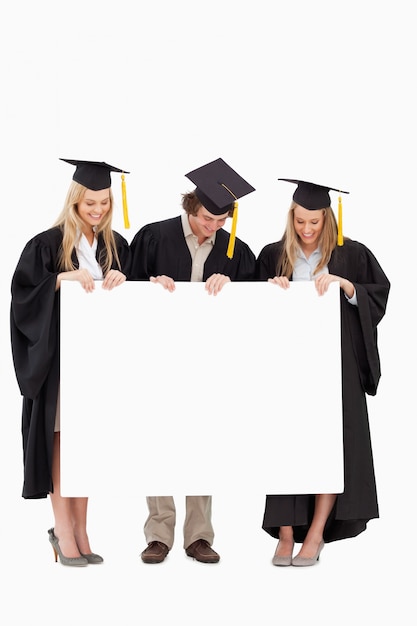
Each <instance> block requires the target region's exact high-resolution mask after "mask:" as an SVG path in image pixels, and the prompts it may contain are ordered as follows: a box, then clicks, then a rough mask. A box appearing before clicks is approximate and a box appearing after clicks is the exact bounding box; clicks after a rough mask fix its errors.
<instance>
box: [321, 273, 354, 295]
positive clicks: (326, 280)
mask: <svg viewBox="0 0 417 626" xmlns="http://www.w3.org/2000/svg"><path fill="white" fill-rule="evenodd" d="M314 282H315V285H316V289H317V292H318V294H319V296H322V295H323V294H324V293H326V291H327V290H328V288H329V285H330V283H334V282H339V283H340V288H341V289H342V290H343V291H344V292H345V294H346V295H347V297H348V298H352V296H353V294H354V293H355V288H354V286H353V284H352V283H351V282H350V280H347V279H346V278H342V277H341V276H335V275H334V274H320V276H317V278H316V279H315V281H314Z"/></svg>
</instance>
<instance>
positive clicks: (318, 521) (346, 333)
mask: <svg viewBox="0 0 417 626" xmlns="http://www.w3.org/2000/svg"><path fill="white" fill-rule="evenodd" d="M281 180H287V181H288V182H291V183H295V184H297V188H296V190H295V192H294V195H293V202H292V204H291V206H290V209H289V212H288V219H287V226H286V229H285V232H284V235H283V237H282V239H281V240H280V241H277V242H274V243H270V244H268V245H266V246H265V247H264V248H263V249H262V250H261V252H260V254H259V256H258V258H257V263H256V266H257V267H256V275H257V279H258V280H268V281H269V282H270V283H272V284H275V285H278V286H279V287H280V288H283V289H289V288H291V287H290V285H291V281H294V280H311V281H314V283H315V286H316V289H317V292H318V294H319V295H324V294H325V292H326V291H327V289H328V287H329V285H330V283H332V282H339V284H340V313H341V340H342V343H341V346H342V390H343V393H342V404H343V447H344V470H345V481H344V492H343V493H340V494H328V493H325V494H307V495H305V494H301V495H299V494H294V495H268V496H267V497H266V504H265V512H264V518H263V524H262V528H263V529H264V530H265V531H266V532H267V533H268V534H270V535H271V536H272V537H275V538H276V539H278V540H279V541H278V545H277V547H276V551H275V554H274V556H273V559H272V562H273V564H274V565H278V566H286V565H294V566H296V567H300V566H301V567H305V566H309V565H315V564H316V563H317V562H318V560H319V557H320V553H321V551H322V549H323V546H324V545H325V543H329V542H332V541H337V540H340V539H346V538H348V537H355V536H356V535H358V534H359V533H361V532H363V531H364V530H365V529H366V526H367V523H368V521H369V520H371V519H374V518H377V517H378V500H377V492H376V485H375V476H374V466H373V459H372V448H371V438H370V432H369V423H368V411H367V405H366V394H368V395H371V396H373V395H375V394H376V391H377V387H378V382H379V379H380V361H379V353H378V344H377V325H378V324H379V322H380V321H381V319H382V318H383V316H384V315H385V310H386V306H387V301H388V294H389V290H390V283H389V281H388V279H387V277H386V275H385V274H384V272H383V270H382V268H381V266H380V265H379V263H378V261H377V260H376V258H375V256H374V255H373V254H372V252H371V251H370V250H369V249H368V248H367V247H366V246H365V245H363V244H362V243H359V242H358V241H353V240H351V239H348V238H347V237H345V238H343V235H342V233H341V229H340V228H338V223H337V221H336V217H335V215H334V213H333V210H332V208H331V206H330V195H329V191H330V190H331V189H332V188H331V187H324V186H322V185H316V184H314V183H309V182H305V181H299V180H290V179H281ZM333 191H336V190H335V189H333ZM341 193H347V192H341ZM315 332H323V330H322V329H320V330H318V329H316V331H315ZM309 357H310V359H311V362H310V365H311V363H313V362H314V355H308V354H305V355H303V358H306V359H308V358H309ZM311 367H313V366H311ZM311 367H310V370H311ZM310 370H309V368H308V367H307V374H305V373H303V372H301V371H300V372H297V373H296V374H295V375H297V376H298V377H299V379H300V382H302V378H303V376H305V375H307V376H308V375H309V373H308V372H309V371H310ZM312 419H314V416H312ZM294 543H301V544H302V545H301V548H300V550H299V552H298V554H297V555H296V556H295V557H294V558H293V556H292V553H293V548H294Z"/></svg>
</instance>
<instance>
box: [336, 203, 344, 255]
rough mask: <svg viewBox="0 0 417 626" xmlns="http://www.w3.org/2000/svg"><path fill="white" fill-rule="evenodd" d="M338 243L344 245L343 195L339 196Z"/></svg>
mask: <svg viewBox="0 0 417 626" xmlns="http://www.w3.org/2000/svg"><path fill="white" fill-rule="evenodd" d="M337 245H338V246H343V219H342V196H339V202H338V219H337Z"/></svg>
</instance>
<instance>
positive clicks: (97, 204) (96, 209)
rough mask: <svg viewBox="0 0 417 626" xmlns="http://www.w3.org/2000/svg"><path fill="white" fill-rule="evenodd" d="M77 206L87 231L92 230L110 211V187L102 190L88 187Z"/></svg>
mask: <svg viewBox="0 0 417 626" xmlns="http://www.w3.org/2000/svg"><path fill="white" fill-rule="evenodd" d="M77 208H78V215H79V216H80V218H81V219H82V221H83V223H84V225H85V232H91V230H92V228H93V226H98V224H100V222H101V221H102V219H103V217H104V216H105V215H106V214H107V213H108V212H109V211H110V208H111V200H110V188H109V189H101V190H100V191H93V190H91V189H86V191H85V193H84V196H83V198H82V199H81V200H80V201H79V202H78V207H77ZM83 231H84V229H83Z"/></svg>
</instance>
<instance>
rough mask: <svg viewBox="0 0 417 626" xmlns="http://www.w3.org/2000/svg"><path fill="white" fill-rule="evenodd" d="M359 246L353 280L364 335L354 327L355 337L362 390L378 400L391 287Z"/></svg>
mask: <svg viewBox="0 0 417 626" xmlns="http://www.w3.org/2000/svg"><path fill="white" fill-rule="evenodd" d="M358 245H359V255H358V257H359V258H358V262H357V277H354V276H353V277H352V278H350V280H351V281H352V282H353V284H354V286H355V289H356V297H357V302H358V306H357V312H358V315H359V324H360V328H361V333H360V335H357V334H355V332H353V328H354V326H353V324H351V334H352V337H353V341H354V346H355V351H356V357H357V361H358V367H359V372H360V376H361V380H362V386H363V388H364V390H365V392H366V393H367V394H368V395H371V396H374V395H376V392H377V388H378V383H379V379H380V376H381V368H380V358H379V351H378V335H377V326H378V324H379V322H380V321H381V319H382V318H383V317H384V315H385V311H386V307H387V301H388V294H389V291H390V283H389V280H388V278H387V276H386V275H385V273H384V271H383V270H382V268H381V266H380V265H379V263H378V261H377V260H376V258H375V256H374V255H373V253H372V252H371V251H370V250H369V249H368V248H367V247H366V246H364V245H362V244H358ZM355 308H356V307H349V308H348V311H349V313H350V314H351V316H352V315H354V313H355V311H354V310H353V311H352V310H351V309H355ZM350 321H352V320H350Z"/></svg>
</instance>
